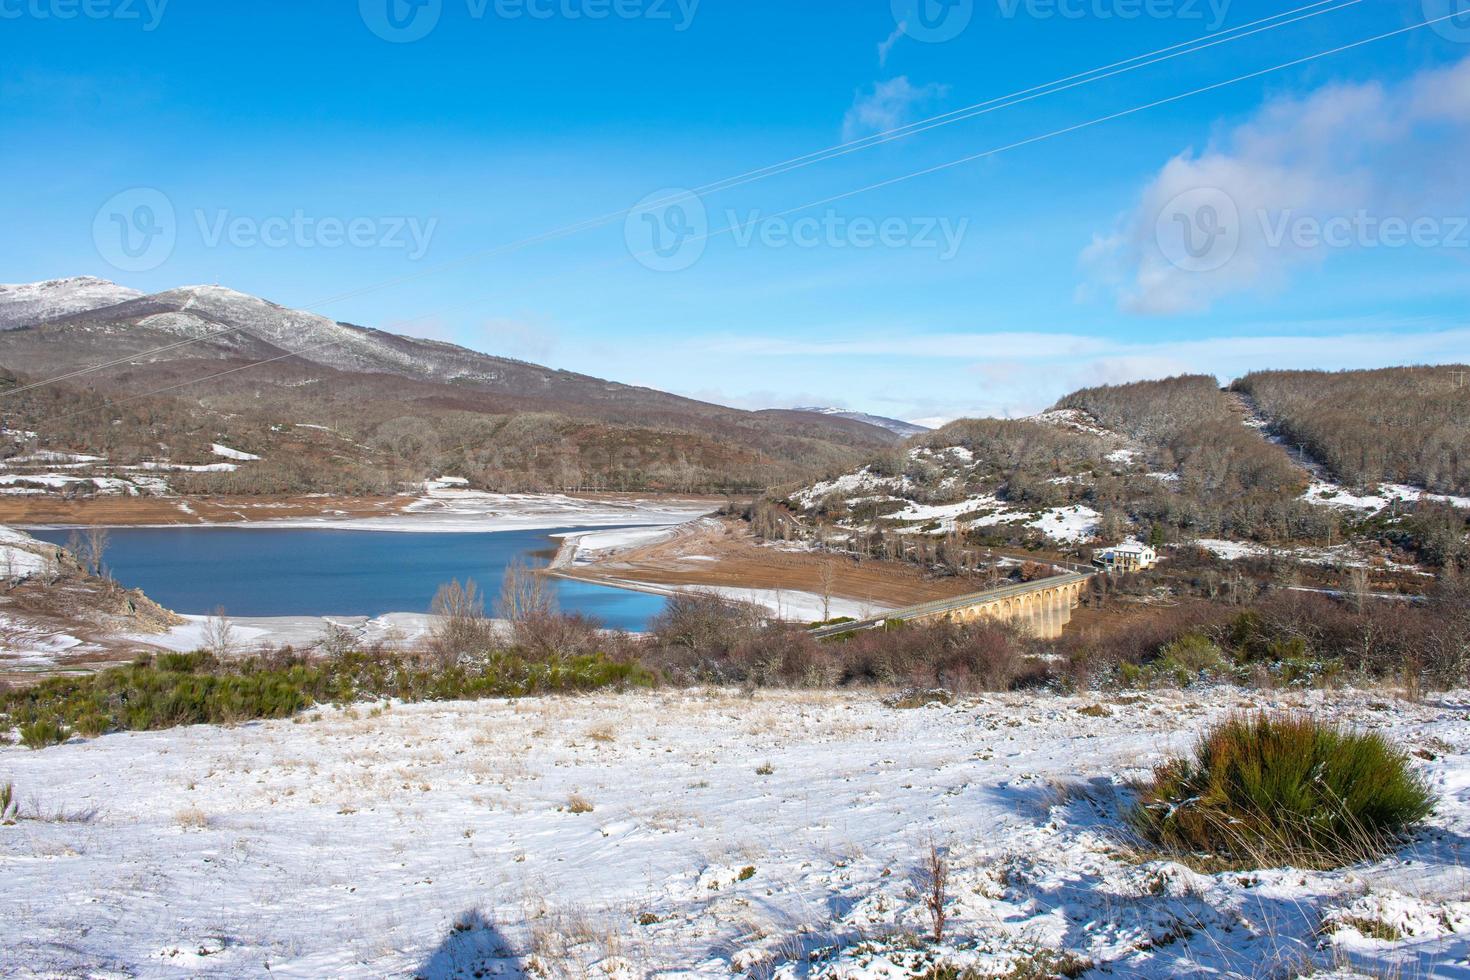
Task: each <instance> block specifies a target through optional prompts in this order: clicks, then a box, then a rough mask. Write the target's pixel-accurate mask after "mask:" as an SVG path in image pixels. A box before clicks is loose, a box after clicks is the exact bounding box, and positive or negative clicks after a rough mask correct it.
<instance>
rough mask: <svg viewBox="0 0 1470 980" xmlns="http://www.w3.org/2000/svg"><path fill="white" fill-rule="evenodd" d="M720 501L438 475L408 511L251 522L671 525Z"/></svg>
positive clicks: (368, 526) (477, 527) (453, 526)
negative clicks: (585, 493) (477, 486)
mask: <svg viewBox="0 0 1470 980" xmlns="http://www.w3.org/2000/svg"><path fill="white" fill-rule="evenodd" d="M717 507H718V505H716V504H713V503H710V502H708V501H699V500H680V499H669V498H656V497H648V498H617V497H598V498H589V497H569V496H566V495H564V494H558V493H485V492H483V491H480V490H465V489H462V488H461V487H459V486H457V485H454V484H451V483H448V482H447V481H443V480H438V481H432V482H430V483H429V484H427V485H426V486H425V489H424V494H423V496H422V497H420V498H419V499H418V500H415V501H414V502H413V503H411V504H409V505H408V507H407V508H405V511H404V513H401V514H395V515H393V516H390V517H360V518H352V517H338V516H333V515H325V516H322V517H301V518H288V519H283V520H274V521H255V522H252V523H251V524H250V525H249V526H251V527H276V528H279V527H322V528H340V529H346V530H353V531H418V532H424V531H443V532H456V531H518V530H539V529H542V528H555V527H616V526H619V525H625V526H630V527H631V526H649V525H658V526H665V527H667V526H670V525H674V524H682V523H683V522H685V521H688V520H693V519H694V518H696V517H702V516H704V515H705V514H708V513H711V512H712V511H714V510H716V509H717Z"/></svg>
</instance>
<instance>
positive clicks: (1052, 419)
mask: <svg viewBox="0 0 1470 980" xmlns="http://www.w3.org/2000/svg"><path fill="white" fill-rule="evenodd" d="M1021 421H1023V422H1036V423H1039V424H1041V425H1051V426H1055V427H1057V428H1059V429H1071V430H1072V431H1073V432H1081V433H1084V434H1086V435H1093V436H1111V435H1114V433H1113V432H1111V431H1109V430H1108V429H1106V428H1104V427H1103V426H1102V424H1101V423H1099V422H1098V420H1097V419H1095V418H1093V417H1092V416H1091V415H1090V414H1089V413H1087V412H1084V411H1082V409H1080V408H1058V409H1053V410H1051V411H1049V412H1041V413H1040V414H1038V415H1030V416H1027V417H1026V418H1024V419H1022V420H1021Z"/></svg>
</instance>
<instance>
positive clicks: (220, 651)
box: [202, 606, 238, 660]
mask: <svg viewBox="0 0 1470 980" xmlns="http://www.w3.org/2000/svg"><path fill="white" fill-rule="evenodd" d="M202 641H203V644H204V649H205V650H207V651H209V653H210V654H211V655H212V656H213V657H214V658H215V659H216V660H224V659H225V658H227V657H228V656H229V655H230V653H231V651H232V650H234V648H235V644H236V642H237V641H238V636H237V635H236V633H235V627H234V624H232V623H231V622H230V619H229V617H228V616H226V615H225V607H224V606H216V607H215V609H214V612H213V613H211V614H210V616H209V618H208V619H206V620H205V621H204V631H203V635H202Z"/></svg>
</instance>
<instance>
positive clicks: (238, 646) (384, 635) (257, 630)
mask: <svg viewBox="0 0 1470 980" xmlns="http://www.w3.org/2000/svg"><path fill="white" fill-rule="evenodd" d="M183 619H184V620H185V622H184V623H183V624H182V625H179V626H174V627H172V628H170V629H169V630H168V631H167V632H165V633H134V634H124V635H123V637H122V638H123V639H125V640H135V641H137V642H139V643H145V644H148V645H149V646H154V647H160V648H162V649H164V650H177V651H179V652H180V653H189V652H192V651H194V650H202V649H208V648H209V647H210V646H211V645H212V643H213V640H215V639H217V638H218V637H219V636H220V627H219V625H218V624H219V620H218V619H216V618H214V617H210V616H184V617H183ZM224 623H225V624H226V625H227V626H228V637H229V641H230V642H229V647H230V649H231V650H232V651H233V652H236V653H240V654H247V653H253V652H256V651H259V650H262V649H268V648H273V647H279V646H283V645H290V646H294V647H297V648H308V647H312V646H315V645H316V644H317V643H319V642H320V641H321V640H322V639H323V638H324V637H326V636H327V635H329V634H330V633H331V632H332V631H333V630H345V631H347V633H349V634H351V636H352V637H353V640H354V642H355V643H356V644H357V645H358V646H362V647H371V646H373V645H374V644H378V643H383V644H386V645H390V646H413V645H414V644H415V643H417V642H418V641H420V640H422V639H424V638H425V637H427V636H428V635H429V633H430V632H431V631H432V630H433V626H434V619H433V617H432V616H429V615H427V614H425V613H388V614H386V615H383V616H374V617H367V616H227V617H225V619H224Z"/></svg>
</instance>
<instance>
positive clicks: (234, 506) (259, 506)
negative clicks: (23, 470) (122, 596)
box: [0, 495, 416, 527]
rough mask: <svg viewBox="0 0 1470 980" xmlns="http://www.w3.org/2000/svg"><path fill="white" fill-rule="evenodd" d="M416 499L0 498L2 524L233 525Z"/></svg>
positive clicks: (379, 511) (391, 507) (362, 511)
mask: <svg viewBox="0 0 1470 980" xmlns="http://www.w3.org/2000/svg"><path fill="white" fill-rule="evenodd" d="M415 499H416V498H414V497H410V496H406V495H405V496H398V497H319V496H303V497H91V498H84V499H76V500H66V499H63V498H61V497H56V496H50V495H47V496H41V495H36V496H31V497H8V498H3V499H0V524H11V525H15V524H22V525H24V524H77V525H84V526H87V525H105V526H109V527H128V526H137V525H146V524H237V523H241V522H247V521H272V520H280V519H283V518H293V517H296V518H299V517H391V516H393V515H395V514H398V513H399V512H401V511H402V510H403V508H404V507H406V506H408V505H409V504H410V503H412V502H413V501H414V500H415Z"/></svg>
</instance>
